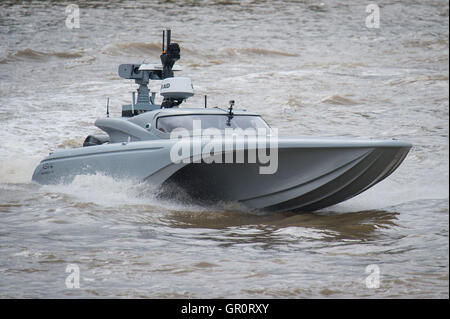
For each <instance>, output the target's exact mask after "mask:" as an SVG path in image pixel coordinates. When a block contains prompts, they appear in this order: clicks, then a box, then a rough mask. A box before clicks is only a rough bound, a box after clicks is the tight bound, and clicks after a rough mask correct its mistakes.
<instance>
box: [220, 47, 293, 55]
mask: <svg viewBox="0 0 450 319" xmlns="http://www.w3.org/2000/svg"><path fill="white" fill-rule="evenodd" d="M239 55H247V56H254V55H259V56H286V57H296V56H298V54H296V53H290V52H283V51H275V50H268V49H262V48H243V49H237V48H226V49H222V50H220V51H219V56H224V57H234V56H239Z"/></svg>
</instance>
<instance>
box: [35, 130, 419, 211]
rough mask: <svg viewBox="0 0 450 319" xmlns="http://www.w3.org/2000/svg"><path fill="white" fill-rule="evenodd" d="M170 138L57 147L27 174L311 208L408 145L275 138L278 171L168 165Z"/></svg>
mask: <svg viewBox="0 0 450 319" xmlns="http://www.w3.org/2000/svg"><path fill="white" fill-rule="evenodd" d="M174 143H175V142H174V141H173V140H166V141H143V142H131V143H128V144H127V143H115V144H108V145H100V146H92V147H85V148H80V149H74V150H67V151H61V152H58V153H55V154H52V155H50V156H49V157H47V158H46V159H44V160H43V161H42V162H41V164H40V165H39V166H38V167H37V168H36V170H35V173H34V175H33V180H34V181H36V182H38V183H42V184H48V183H61V182H63V183H64V182H70V181H71V180H72V179H73V178H74V177H75V176H76V175H80V174H94V173H102V174H106V175H109V176H112V177H115V178H127V179H134V180H137V181H143V180H147V181H149V182H150V183H152V184H155V185H163V186H165V187H170V186H171V184H177V185H178V186H179V187H182V188H183V189H185V190H186V192H187V193H188V194H190V195H191V197H192V198H194V199H202V200H211V201H218V200H223V201H237V202H241V203H242V204H244V205H246V206H248V207H250V208H253V209H261V210H267V211H287V210H301V211H310V210H317V209H321V208H324V207H327V206H330V205H334V204H336V203H339V202H342V201H344V200H346V199H349V198H351V197H353V196H355V195H358V194H359V193H361V192H363V191H365V190H366V189H368V188H369V187H371V186H373V185H375V184H376V183H378V182H380V181H381V180H383V179H384V178H386V177H387V176H389V175H390V174H391V173H392V172H393V171H394V170H395V169H396V168H397V167H398V166H399V165H400V164H401V162H402V161H403V159H404V158H405V156H406V155H407V153H408V151H409V150H410V148H411V144H409V143H405V142H400V141H392V140H389V141H383V140H356V139H355V140H353V139H352V140H349V139H327V138H279V140H278V169H277V171H276V172H275V173H274V174H260V167H261V165H260V164H259V163H246V162H244V163H230V164H226V163H211V164H206V163H203V162H202V163H179V164H174V163H173V162H172V161H171V159H170V156H169V153H170V149H171V147H172V146H173V145H174ZM246 147H247V146H246V144H245V145H243V150H244V151H245V150H246ZM237 151H239V150H237Z"/></svg>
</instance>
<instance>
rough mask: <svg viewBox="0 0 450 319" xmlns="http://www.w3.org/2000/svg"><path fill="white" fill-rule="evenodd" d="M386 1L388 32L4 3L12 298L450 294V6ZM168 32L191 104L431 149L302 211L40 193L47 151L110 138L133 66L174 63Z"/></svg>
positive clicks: (271, 12)
mask: <svg viewBox="0 0 450 319" xmlns="http://www.w3.org/2000/svg"><path fill="white" fill-rule="evenodd" d="M371 3H374V4H376V5H378V8H379V9H380V11H379V13H380V15H379V17H380V20H379V26H378V28H370V26H373V25H370V23H369V24H368V25H366V18H367V16H369V14H371V13H370V12H366V6H367V3H364V2H361V1H341V2H337V1H323V2H321V1H307V0H305V1H277V2H272V1H260V0H255V1H220V0H217V1H212V0H211V1H206V0H205V1H201V0H199V1H193V0H191V1H184V2H176V1H170V2H169V1H167V2H164V1H160V2H157V1H149V2H137V1H136V2H135V1H112V2H106V1H105V2H101V1H90V2H85V1H83V2H80V3H77V2H76V1H73V2H64V1H48V2H47V1H40V2H38V3H34V2H24V1H2V2H1V3H0V122H1V124H0V125H1V128H0V143H1V144H0V145H1V148H0V297H1V298H51V297H58V298H60V297H61V298H77V297H87V298H91V297H92V298H98V297H113V298H116V297H119V298H121V297H126V298H140V297H145V298H187V297H189V298H363V297H369V298H448V297H449V295H448V292H449V276H448V273H449V257H448V256H449V228H448V224H449V199H448V198H449V196H448V190H449V187H448V186H449V166H448V165H449V124H448V120H449V88H448V85H449V83H448V82H449V80H448V75H449V55H448V53H449V49H448V40H449V31H448V27H449V16H448V12H449V5H448V1H440V0H439V1H438V0H433V1H427V0H420V1H419V0H417V1H408V2H401V1H391V0H380V1H375V2H371ZM70 4H78V5H79V13H80V16H79V17H80V19H79V28H73V29H71V28H69V27H70V26H71V25H70V22H73V21H72V20H69V23H66V19H67V17H68V15H69V14H70V10H69V13H66V11H65V10H66V7H67V6H68V5H70ZM69 8H70V7H69ZM68 26H69V27H68ZM368 26H369V27H368ZM165 28H171V29H172V40H173V41H176V42H178V43H180V46H181V55H182V57H181V60H180V61H179V62H178V63H177V64H178V65H180V66H182V67H183V70H184V71H183V72H181V74H182V75H186V76H190V77H191V78H192V80H193V83H194V88H195V92H196V95H195V96H194V97H193V98H191V99H189V100H188V101H187V103H186V104H185V105H186V106H202V105H203V95H204V94H208V103H209V105H210V106H227V104H228V101H229V100H231V99H234V100H235V101H236V107H242V108H246V109H248V110H251V111H256V112H259V113H261V114H262V116H263V117H264V118H265V119H266V120H267V121H268V122H269V124H271V126H272V127H276V128H278V129H279V133H280V135H308V136H354V137H375V138H376V137H381V138H391V137H393V138H398V139H402V140H406V141H410V142H412V143H413V144H414V147H413V149H412V150H411V152H410V153H409V155H408V156H407V158H406V160H405V161H404V163H403V164H402V165H401V166H400V167H399V169H398V170H397V171H396V172H395V173H394V174H392V175H391V176H390V177H389V178H388V179H386V180H384V181H383V182H381V183H380V184H378V185H376V186H375V187H373V188H372V189H370V190H369V191H367V192H365V193H363V194H361V195H359V196H357V197H355V198H353V199H351V200H348V201H346V202H343V203H341V204H339V205H336V206H333V207H330V208H327V209H324V210H321V211H318V212H313V213H304V214H299V213H297V214H295V213H291V212H285V213H279V214H271V215H265V214H259V213H252V212H249V211H246V210H244V209H242V208H241V207H239V206H238V205H236V204H233V203H218V204H217V205H216V206H214V207H201V206H198V205H194V204H192V203H190V202H189V201H188V200H186V199H183V197H182V196H180V198H174V199H170V200H169V199H160V198H159V197H157V196H156V195H155V194H157V193H158V190H155V189H151V188H150V187H149V186H148V185H145V184H136V183H132V182H130V181H127V180H114V179H112V178H110V177H108V176H100V175H94V176H79V177H77V178H76V179H75V180H74V181H73V182H72V183H71V184H68V185H56V186H40V185H37V184H35V183H33V182H31V175H32V173H33V170H34V168H35V166H36V165H37V164H38V163H39V161H40V160H41V159H42V158H43V157H45V156H46V155H47V154H48V153H49V152H52V151H55V150H58V149H64V148H72V147H78V146H80V145H81V144H82V142H83V139H84V138H85V136H87V135H88V134H91V133H94V132H98V130H97V129H96V128H95V127H94V126H93V123H94V121H95V119H96V118H97V117H100V116H104V114H105V105H106V99H107V98H108V97H109V98H110V105H111V114H112V116H120V106H121V104H129V103H130V102H129V101H130V99H131V92H132V91H133V90H135V89H136V85H135V84H134V83H132V82H131V81H128V80H124V79H121V78H119V77H118V75H117V66H118V64H120V63H133V62H136V63H140V62H142V61H146V62H158V61H159V54H160V41H161V40H160V39H161V31H162V30H163V29H165ZM157 86H158V85H157V84H156V85H153V86H152V88H153V89H154V88H156V87H157ZM69 265H75V266H74V267H75V268H71V266H69ZM68 266H69V267H68ZM74 269H75V270H74ZM66 270H67V271H68V272H66ZM72 270H73V271H74V272H71V271H72ZM77 271H78V272H77ZM76 274H79V288H70V287H71V286H70V283H74V282H75V281H71V280H70V279H71V278H72V277H70V278H69V279H68V276H72V275H74V276H75V275H76ZM378 275H379V276H378ZM373 276H378V279H379V285H377V284H375V285H373V283H374V282H375V283H376V281H373V280H372V279H373V278H375V277H373ZM66 280H68V281H69V285H66ZM68 287H69V288H68ZM376 287H378V288H376Z"/></svg>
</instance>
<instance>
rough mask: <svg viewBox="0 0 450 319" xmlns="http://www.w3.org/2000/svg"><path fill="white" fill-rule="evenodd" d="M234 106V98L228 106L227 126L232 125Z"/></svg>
mask: <svg viewBox="0 0 450 319" xmlns="http://www.w3.org/2000/svg"><path fill="white" fill-rule="evenodd" d="M233 106H234V100H231V101H230V107H229V108H228V120H227V126H231V119H232V118H233V116H234V114H233Z"/></svg>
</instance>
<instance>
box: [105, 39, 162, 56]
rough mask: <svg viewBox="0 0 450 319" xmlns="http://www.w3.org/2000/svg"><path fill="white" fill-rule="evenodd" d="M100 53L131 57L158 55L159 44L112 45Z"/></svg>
mask: <svg viewBox="0 0 450 319" xmlns="http://www.w3.org/2000/svg"><path fill="white" fill-rule="evenodd" d="M102 52H103V53H104V54H108V55H113V56H117V55H131V56H145V55H149V54H155V53H157V54H160V53H161V44H160V43H144V42H122V43H114V44H111V45H108V46H106V47H104V48H103V50H102Z"/></svg>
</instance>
